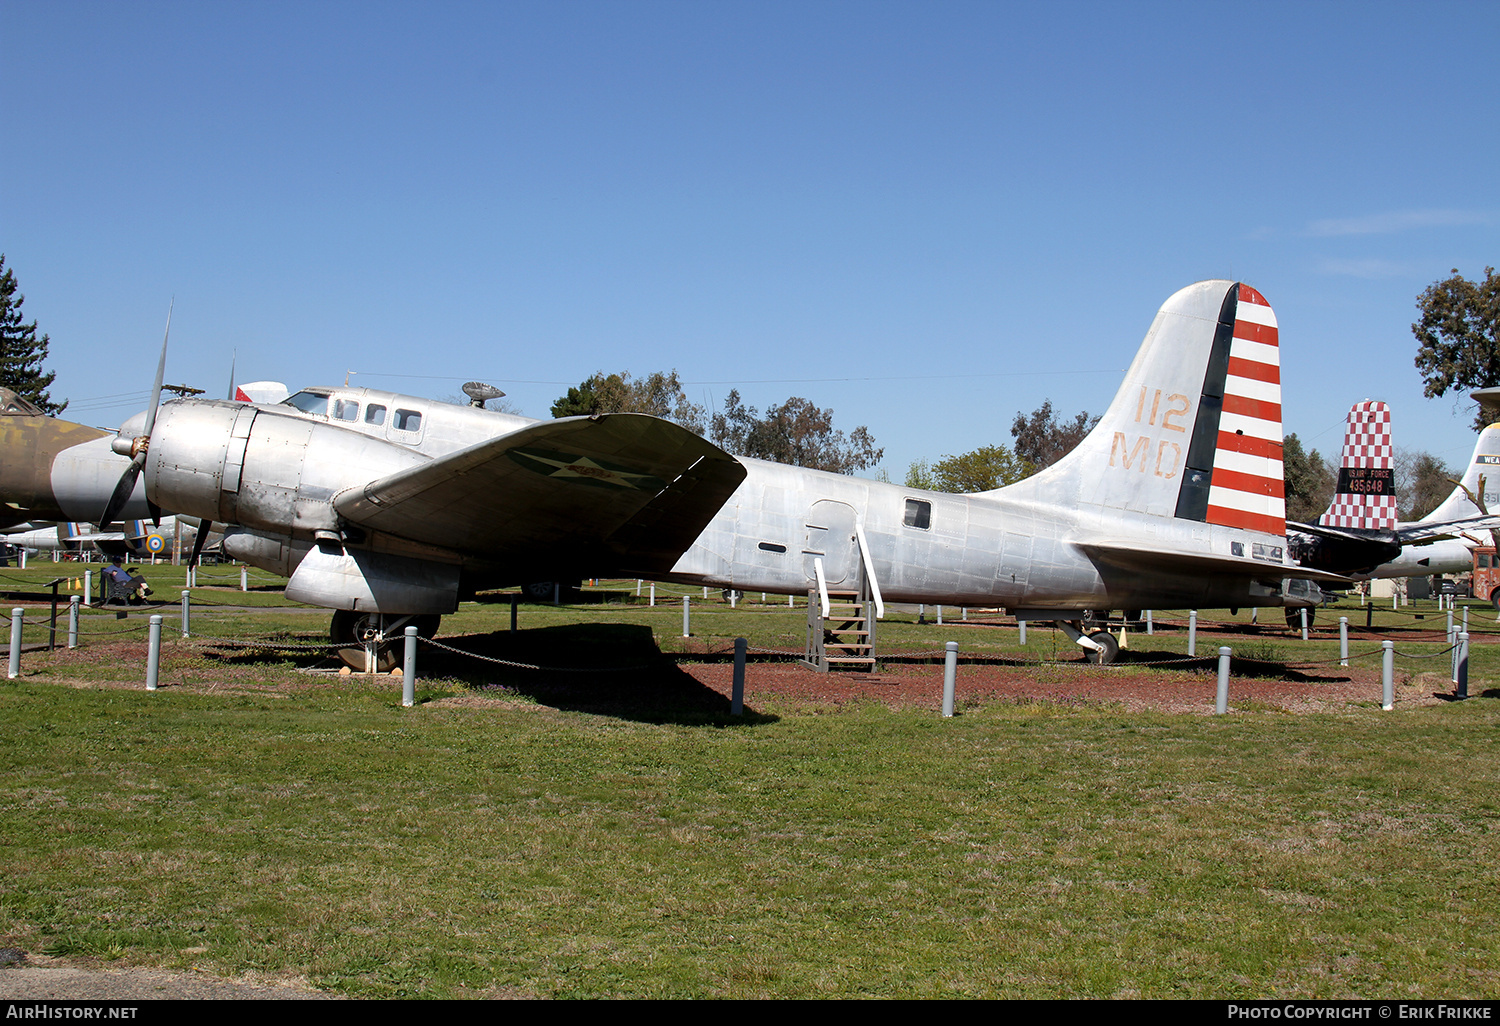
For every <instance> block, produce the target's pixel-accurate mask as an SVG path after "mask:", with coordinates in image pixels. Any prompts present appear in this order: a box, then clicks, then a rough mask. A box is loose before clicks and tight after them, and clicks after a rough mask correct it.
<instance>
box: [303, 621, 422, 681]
mask: <svg viewBox="0 0 1500 1026" xmlns="http://www.w3.org/2000/svg"><path fill="white" fill-rule="evenodd" d="M442 621H443V618H442V617H441V616H437V615H435V614H425V615H412V616H399V615H392V614H390V613H361V612H358V611H356V610H352V609H338V610H335V611H334V614H333V623H332V624H331V625H330V626H329V630H328V635H329V638H330V639H331V640H332V641H333V643H334V644H335V645H337V646H339V647H338V657H339V658H340V659H341V660H343V662H344V665H345V666H348V667H349V668H350V669H351V670H353V671H354V672H355V673H372V672H373V673H390V672H391V671H392V670H393V669H395V668H396V666H397V665H399V664H400V662H401V660H402V658H403V657H404V655H405V652H404V645H403V642H404V638H403V635H404V632H405V629H406V628H407V627H415V628H416V629H417V634H418V635H420V636H421V637H424V638H432V637H436V635H437V631H438V625H439V624H441V623H442ZM382 630H383V631H384V637H382V636H381V632H382ZM370 642H374V648H375V665H374V666H373V667H372V666H370V665H369V648H368V645H369V643H370Z"/></svg>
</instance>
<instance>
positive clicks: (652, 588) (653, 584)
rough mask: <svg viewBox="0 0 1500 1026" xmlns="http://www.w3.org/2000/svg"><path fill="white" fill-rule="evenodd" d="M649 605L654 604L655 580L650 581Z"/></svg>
mask: <svg viewBox="0 0 1500 1026" xmlns="http://www.w3.org/2000/svg"><path fill="white" fill-rule="evenodd" d="M650 604H651V605H653V606H654V605H656V582H655V581H652V582H651V603H650Z"/></svg>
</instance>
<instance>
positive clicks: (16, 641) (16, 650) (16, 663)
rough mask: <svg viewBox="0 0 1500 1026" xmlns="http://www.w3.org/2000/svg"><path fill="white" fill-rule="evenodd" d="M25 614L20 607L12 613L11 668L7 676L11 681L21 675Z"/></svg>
mask: <svg viewBox="0 0 1500 1026" xmlns="http://www.w3.org/2000/svg"><path fill="white" fill-rule="evenodd" d="M24 613H25V611H24V610H22V609H21V607H20V606H16V607H15V608H14V609H12V610H11V611H10V668H9V669H8V670H7V671H6V674H5V675H6V676H7V677H9V678H10V679H11V680H15V679H16V678H17V677H19V676H20V675H21V617H22V616H23V615H24Z"/></svg>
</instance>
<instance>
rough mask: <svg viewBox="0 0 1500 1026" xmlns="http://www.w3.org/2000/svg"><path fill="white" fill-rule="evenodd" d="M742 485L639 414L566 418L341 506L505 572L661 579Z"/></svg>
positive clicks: (694, 439) (348, 497) (358, 494)
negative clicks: (600, 571)
mask: <svg viewBox="0 0 1500 1026" xmlns="http://www.w3.org/2000/svg"><path fill="white" fill-rule="evenodd" d="M744 479H745V468H744V466H743V465H741V464H740V462H739V461H738V460H736V459H735V458H734V457H733V456H731V455H729V454H728V453H726V452H724V451H723V450H722V449H720V448H718V447H717V446H715V445H713V444H711V443H709V442H708V441H706V440H705V439H703V438H701V437H700V436H698V435H695V434H693V433H692V432H691V431H688V430H687V429H686V428H682V427H679V426H678V425H676V424H673V423H670V422H669V421H665V420H660V419H658V418H656V417H649V416H645V415H643V414H632V413H617V414H608V415H605V416H600V417H568V418H565V419H563V420H552V421H546V422H543V423H540V424H535V425H532V426H531V427H527V428H523V429H522V430H520V431H517V432H514V433H512V434H508V435H503V436H501V437H499V438H495V439H491V440H489V441H485V442H481V443H479V444H478V445H474V446H470V447H469V448H467V449H462V450H460V451H458V452H456V453H452V454H451V455H448V456H444V457H442V458H440V459H436V460H433V461H431V462H430V463H424V464H422V465H421V466H419V467H413V468H411V469H409V470H403V471H400V472H398V473H395V474H392V475H390V476H389V477H384V478H381V479H379V480H376V481H372V482H370V483H369V484H367V485H364V486H363V487H359V488H352V489H350V490H349V491H346V492H344V493H343V494H341V495H339V496H337V497H336V498H335V500H334V507H335V509H337V510H338V512H339V514H340V515H342V516H343V517H344V518H345V519H346V520H348V521H350V522H352V523H355V524H358V525H360V526H362V527H367V528H370V529H372V530H376V531H381V532H384V533H387V534H391V535H396V536H398V537H401V538H406V539H410V540H412V541H417V542H422V543H425V544H429V545H436V546H439V547H442V548H445V549H454V550H458V551H461V552H465V553H470V554H474V555H481V556H484V557H485V558H488V559H491V560H494V561H498V562H513V563H523V562H524V563H546V562H551V563H554V564H556V563H558V562H559V561H560V562H561V563H562V564H565V565H579V564H585V565H587V564H590V563H594V562H597V561H598V560H599V559H601V558H604V559H607V560H608V561H609V562H610V563H611V564H612V565H614V566H616V567H618V568H619V569H621V570H634V571H638V572H640V573H643V574H644V573H649V572H653V571H665V570H668V569H670V568H671V566H672V564H673V563H674V562H676V560H677V557H678V556H680V555H681V554H682V552H683V551H685V550H686V549H687V547H688V546H689V545H691V544H692V543H693V540H694V539H695V538H697V537H698V535H699V534H700V533H701V532H702V530H703V528H704V527H705V526H706V525H707V524H708V522H709V520H711V519H712V518H713V516H714V514H715V513H717V512H718V511H719V508H720V507H721V506H723V504H724V502H725V500H726V499H728V498H729V496H730V495H732V494H733V493H734V490H735V489H736V488H738V487H739V484H740V482H741V481H743V480H744Z"/></svg>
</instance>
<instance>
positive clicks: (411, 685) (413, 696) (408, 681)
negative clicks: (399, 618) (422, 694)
mask: <svg viewBox="0 0 1500 1026" xmlns="http://www.w3.org/2000/svg"><path fill="white" fill-rule="evenodd" d="M401 704H402V705H403V706H405V707H406V708H408V709H410V708H411V707H412V706H414V705H416V704H417V629H416V628H415V627H408V628H406V661H405V665H404V666H403V667H402V669H401Z"/></svg>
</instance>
